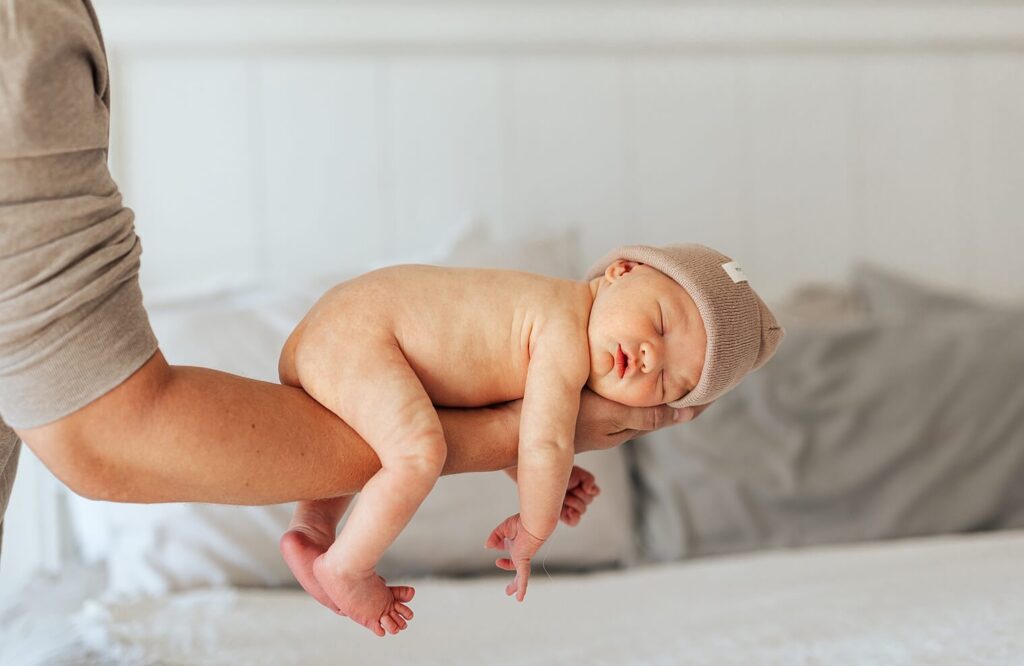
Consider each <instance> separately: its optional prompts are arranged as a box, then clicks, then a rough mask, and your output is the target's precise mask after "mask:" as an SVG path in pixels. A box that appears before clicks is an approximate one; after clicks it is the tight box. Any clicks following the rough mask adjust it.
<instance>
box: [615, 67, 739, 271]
mask: <svg viewBox="0 0 1024 666" xmlns="http://www.w3.org/2000/svg"><path fill="white" fill-rule="evenodd" d="M742 67H743V60H742V59H741V58H739V57H737V56H731V55H725V56H705V57H697V58H665V57H663V56H640V57H637V58H634V59H632V60H631V61H630V62H629V70H628V77H629V83H628V89H627V95H628V98H627V102H628V106H627V113H628V119H629V120H628V126H629V128H630V130H631V131H630V135H629V136H630V138H629V141H628V144H627V156H628V163H629V165H630V172H629V173H630V182H629V190H628V191H629V201H630V207H629V215H630V224H629V235H630V236H631V237H634V238H636V237H639V238H643V239H645V240H646V241H647V242H650V243H658V244H661V243H679V242H683V241H686V240H692V241H694V242H698V243H705V244H707V245H710V246H712V247H721V248H732V250H731V251H732V252H734V253H735V254H736V255H737V256H744V257H745V256H747V255H748V254H749V252H748V248H749V247H750V242H749V241H750V234H749V231H750V228H751V225H750V224H749V218H747V217H746V216H745V215H743V211H742V210H741V205H742V204H743V201H744V200H743V197H742V196H741V195H742V194H743V192H745V191H746V190H747V189H748V184H747V182H746V175H745V174H746V170H745V169H744V157H745V155H746V152H745V151H746V133H745V132H744V131H743V124H742V123H743V120H742V117H743V116H742V109H741V108H740V95H741V91H740V79H739V77H740V71H741V69H742Z"/></svg>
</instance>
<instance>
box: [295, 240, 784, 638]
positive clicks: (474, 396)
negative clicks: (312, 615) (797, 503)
mask: <svg viewBox="0 0 1024 666" xmlns="http://www.w3.org/2000/svg"><path fill="white" fill-rule="evenodd" d="M783 335H784V331H783V329H782V327H781V326H779V324H778V323H777V322H776V320H775V318H774V316H773V315H772V314H771V312H770V311H769V310H768V308H767V307H766V306H765V304H764V303H763V302H762V301H761V299H760V298H759V297H758V295H757V294H756V293H755V292H754V291H753V289H751V288H750V286H749V284H748V283H747V279H746V277H745V276H744V275H743V272H742V270H741V269H740V267H739V266H738V265H737V264H736V262H734V261H732V260H730V259H729V258H728V257H726V256H724V255H722V254H720V253H718V252H716V251H715V250H712V249H710V248H707V247H704V246H701V245H692V244H691V245H674V246H666V247H660V248H659V247H651V246H643V245H634V246H627V247H622V248H619V249H617V250H615V251H614V252H612V253H610V254H609V255H608V256H607V257H605V258H604V259H603V260H602V261H600V262H598V263H597V264H596V265H595V266H594V267H593V268H592V269H591V270H590V272H589V274H588V276H587V278H586V280H584V281H582V282H580V281H570V280H560V279H554V278H549V277H542V276H539V275H533V274H529V273H519V272H514V271H499V270H483V269H479V270H478V269H455V268H440V267H432V266H394V267H390V268H385V269H382V270H378V271H374V272H371V273H367V274H365V275H362V276H359V277H357V278H355V279H352V280H349V281H347V282H344V283H342V284H339V285H337V286H336V287H334V288H332V289H331V290H330V291H328V292H327V293H326V294H324V295H323V296H322V297H321V298H320V300H319V301H318V302H317V303H316V305H314V306H313V308H312V309H311V310H310V311H309V313H308V314H307V315H306V316H305V318H303V320H302V321H301V322H300V323H299V324H298V326H297V327H296V328H295V330H294V331H293V332H292V334H291V336H290V337H289V338H288V341H287V342H286V343H285V345H284V349H283V350H282V352H281V359H280V367H279V370H280V376H281V381H282V382H283V383H286V384H290V385H293V386H301V387H302V388H303V389H304V390H305V391H306V392H307V393H309V395H311V396H312V397H313V398H315V399H316V400H317V401H319V402H320V403H321V404H322V405H324V406H325V407H326V408H328V409H330V410H331V411H333V412H334V413H335V414H337V415H338V416H339V417H340V418H341V419H343V420H344V421H345V422H346V423H348V424H349V425H350V426H351V427H352V428H353V429H354V430H355V431H356V432H358V433H359V435H360V436H362V438H363V439H365V440H366V441H367V443H368V444H369V445H370V446H371V447H372V448H373V450H374V451H375V452H376V454H377V456H378V457H379V459H380V462H381V469H380V471H378V472H377V473H376V474H375V475H374V476H373V477H372V478H371V479H370V481H369V482H367V484H366V485H365V486H364V487H363V490H362V493H363V496H362V499H361V500H360V501H359V502H358V503H357V504H356V507H355V508H354V509H353V511H352V515H351V516H350V517H349V519H348V522H347V523H346V525H345V527H344V529H342V531H341V533H340V535H338V536H337V539H336V540H335V541H334V542H333V545H331V546H330V548H329V549H328V550H326V552H323V544H325V543H329V539H333V538H334V534H335V530H336V527H337V524H338V521H339V520H340V519H341V516H342V515H343V514H344V512H345V509H346V507H347V506H348V504H349V502H350V501H351V499H352V497H351V496H347V497H341V498H333V499H326V500H319V501H311V502H300V503H299V506H298V508H297V510H296V512H295V516H294V518H293V520H292V523H291V526H290V528H289V531H288V532H287V533H286V534H285V535H284V536H283V537H282V539H281V549H282V553H283V555H284V558H285V560H286V561H287V563H288V566H289V567H290V568H291V570H292V571H293V572H294V573H295V576H296V578H297V579H298V580H299V582H300V583H301V584H302V586H303V587H304V588H305V589H306V591H308V592H309V593H310V594H311V595H313V596H314V597H315V598H317V599H318V600H319V601H320V602H321V603H323V604H324V605H325V606H327V607H329V608H332V609H334V610H335V611H336V612H338V613H340V614H342V615H345V616H347V617H350V618H352V619H353V620H355V621H356V622H358V623H360V624H362V625H363V626H365V627H366V628H368V629H370V630H371V631H373V632H374V633H376V634H377V635H378V636H383V635H385V632H387V633H392V634H394V633H397V632H398V631H400V630H402V629H404V628H406V626H407V621H408V620H410V619H411V618H412V611H411V610H410V609H409V607H408V606H407V605H406V604H407V603H408V602H409V601H410V600H411V599H412V597H413V589H412V588H411V587H405V586H388V585H387V584H386V582H385V581H384V579H382V578H381V577H380V576H378V575H377V574H376V571H375V568H376V565H377V561H378V560H379V559H380V557H381V555H382V554H383V553H384V551H385V550H386V549H387V548H388V546H389V545H390V544H391V543H392V541H394V539H395V538H396V537H397V536H398V534H399V533H400V532H401V531H402V529H403V528H404V527H405V525H406V524H407V523H408V521H409V520H410V519H411V518H412V516H413V514H414V513H415V511H416V509H417V508H418V507H419V505H420V503H421V502H422V501H423V499H424V497H426V495H427V493H429V492H430V490H431V488H432V487H433V486H434V483H435V482H436V481H437V479H438V476H439V475H440V473H441V470H442V467H443V465H444V461H445V454H446V447H445V439H444V432H443V431H442V429H441V423H440V421H439V420H438V417H437V412H436V411H435V409H434V407H435V405H436V406H445V407H479V406H484V405H491V404H495V403H501V402H506V401H509V400H516V399H519V398H522V399H523V405H522V412H521V421H520V437H519V452H518V466H517V468H514V469H513V470H510V475H511V476H512V477H513V479H515V480H516V481H517V483H518V486H519V513H517V514H515V515H513V516H511V517H509V518H508V519H506V520H505V521H503V522H502V523H501V524H500V525H499V526H498V527H497V528H495V529H494V531H493V532H492V533H491V535H490V537H489V538H488V539H487V543H486V546H487V547H489V548H494V549H499V550H503V549H505V548H507V549H508V551H509V556H508V557H504V558H500V559H498V560H497V562H496V564H497V566H498V567H500V568H502V569H504V570H507V571H515V572H516V575H515V578H514V580H513V581H512V582H511V583H510V584H509V585H508V586H507V587H506V593H507V594H510V595H511V594H515V595H516V598H517V599H518V600H519V601H522V600H523V597H524V596H525V594H526V586H527V582H528V579H529V572H530V568H529V564H530V559H531V558H532V557H533V555H534V554H535V553H536V552H537V550H538V549H539V548H540V547H541V545H542V544H543V543H544V541H545V540H546V539H547V538H548V537H549V536H550V535H551V533H552V532H553V531H554V529H555V527H556V525H557V524H558V521H559V518H561V519H562V520H563V521H564V522H566V523H569V524H575V523H576V522H577V521H578V519H579V515H580V513H581V512H582V510H585V503H584V502H583V500H585V501H587V502H589V500H590V499H592V497H593V496H594V495H596V494H597V492H598V488H597V486H596V485H595V483H594V479H593V476H591V475H590V474H589V473H587V472H586V471H585V470H581V469H580V468H574V467H573V453H574V451H573V439H574V429H575V425H576V418H577V411H578V409H579V402H580V392H581V390H582V389H583V387H584V386H587V387H589V388H590V389H591V390H593V391H594V392H595V393H597V394H599V395H601V396H604V397H606V398H609V399H611V400H614V401H616V402H620V403H623V404H626V405H632V406H653V405H659V404H664V403H668V404H670V405H672V406H673V407H687V406H691V405H702V404H706V403H709V402H711V401H713V400H715V399H716V398H718V397H719V396H721V395H722V394H724V393H725V392H726V391H728V390H730V389H731V388H733V387H734V386H735V385H736V384H738V383H739V382H740V380H741V379H742V378H743V377H744V375H746V374H747V373H749V372H751V371H752V370H754V369H756V368H758V367H759V366H761V365H762V364H763V363H765V362H766V361H767V360H768V359H769V358H770V357H771V356H772V354H773V353H774V352H775V349H776V347H777V345H778V344H779V342H780V341H781V340H782V337H783ZM567 488H568V491H567ZM317 544H320V546H319V547H318V546H317Z"/></svg>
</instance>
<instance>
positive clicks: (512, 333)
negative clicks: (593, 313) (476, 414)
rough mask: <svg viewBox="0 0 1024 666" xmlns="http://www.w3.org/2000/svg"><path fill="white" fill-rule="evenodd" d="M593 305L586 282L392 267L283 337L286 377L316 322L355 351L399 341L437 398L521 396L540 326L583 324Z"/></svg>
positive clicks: (340, 290)
mask: <svg viewBox="0 0 1024 666" xmlns="http://www.w3.org/2000/svg"><path fill="white" fill-rule="evenodd" d="M589 308H590V299H589V291H588V289H587V287H586V285H585V284H584V283H580V282H573V281H569V280H559V279H555V278H549V277H545V276H540V275H534V274H530V273H521V272H515V271H501V270H489V269H466V268H443V267H435V266H418V265H404V266H393V267H389V268H384V269H381V270H378V271H373V272H371V273H367V274H365V275H361V276H359V277H357V278H354V279H352V280H349V281H347V282H344V283H342V284H339V285H338V286H336V287H334V288H333V289H331V290H330V291H329V292H327V293H326V294H324V296H323V297H322V298H321V299H320V301H318V302H317V304H316V305H315V306H314V307H313V308H312V309H311V310H310V312H309V313H308V314H307V315H306V317H305V318H304V319H303V320H302V322H300V324H299V325H298V326H297V327H296V329H295V331H294V332H293V333H292V335H291V337H290V338H289V339H288V342H287V343H286V344H285V348H284V350H283V352H282V356H281V376H282V380H283V381H286V382H287V381H288V375H289V373H290V372H291V373H292V374H293V373H294V370H293V369H294V350H295V348H296V346H297V345H298V344H299V342H300V341H301V339H302V336H303V334H304V332H305V331H306V330H307V328H308V327H309V326H310V325H314V326H317V327H319V328H321V329H322V328H324V327H329V328H331V329H332V330H334V331H336V336H335V337H334V338H333V344H337V345H343V346H345V347H349V346H351V347H352V348H353V350H355V349H356V348H357V347H358V346H359V345H364V344H366V343H367V342H371V341H372V342H380V341H382V340H385V341H386V340H393V341H394V342H395V343H397V344H398V346H399V347H400V349H401V350H402V353H403V354H404V356H405V358H406V360H407V361H408V363H409V365H410V367H412V369H413V371H414V372H415V373H416V376H417V377H418V378H419V380H420V382H422V384H423V387H424V389H426V391H427V394H428V395H429V396H430V399H431V401H432V402H433V403H434V404H435V405H438V406H446V407H478V406H481V405H489V404H494V403H499V402H504V401H506V400H514V399H518V398H521V397H523V392H524V388H525V385H526V373H527V368H528V365H529V361H530V350H531V344H532V343H534V342H535V338H536V335H537V333H536V332H537V331H538V330H540V328H541V327H539V326H538V324H539V323H541V322H544V321H547V320H550V319H552V318H557V319H559V320H564V319H565V318H566V317H568V318H569V319H570V320H571V321H575V322H579V326H580V327H582V328H583V329H584V330H585V327H586V324H587V319H588V315H589ZM353 353H356V352H355V351H353ZM577 353H586V351H585V350H583V349H581V350H578V351H577ZM365 379H366V380H372V378H370V377H367V378H365ZM288 383H293V382H288Z"/></svg>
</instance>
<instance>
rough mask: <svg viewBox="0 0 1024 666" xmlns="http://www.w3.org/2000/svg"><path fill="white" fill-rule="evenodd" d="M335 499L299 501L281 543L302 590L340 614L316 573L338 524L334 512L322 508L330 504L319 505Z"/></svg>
mask: <svg viewBox="0 0 1024 666" xmlns="http://www.w3.org/2000/svg"><path fill="white" fill-rule="evenodd" d="M334 501H336V500H323V501H321V502H299V503H298V505H297V506H296V508H295V515H294V516H292V522H291V525H289V527H288V531H287V532H285V533H284V536H282V537H281V541H280V544H279V545H280V548H281V556H282V557H284V561H285V563H286V564H287V565H288V568H289V569H291V571H292V574H293V575H294V576H295V579H296V580H297V581H299V585H301V586H302V589H304V590H305V591H306V592H308V593H309V595H310V596H311V597H313V598H314V599H316V600H317V601H319V602H320V603H321V604H323V605H324V606H327V607H328V608H330V609H331V610H332V611H334V612H335V613H337V612H338V607H337V606H336V605H335V604H334V602H332V601H331V599H330V597H329V596H327V593H326V592H324V590H323V588H322V587H321V586H320V583H319V582H318V581H317V579H316V576H314V575H313V562H314V561H315V560H316V558H318V557H320V556H321V555H323V554H324V553H326V552H327V549H328V548H330V547H331V544H333V543H334V539H335V529H336V528H337V524H338V523H337V519H334V518H333V514H334V512H333V511H324V510H322V509H325V508H327V507H325V506H319V505H320V504H323V503H324V502H334Z"/></svg>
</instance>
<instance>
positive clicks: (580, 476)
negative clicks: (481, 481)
mask: <svg viewBox="0 0 1024 666" xmlns="http://www.w3.org/2000/svg"><path fill="white" fill-rule="evenodd" d="M504 471H505V474H507V475H508V477H509V478H510V479H512V481H515V482H517V483H518V479H517V468H515V467H506V468H505V470H504ZM600 492H601V489H600V488H598V487H597V481H596V480H595V479H594V475H593V474H591V473H590V472H588V471H587V470H585V469H583V468H582V467H580V466H579V465H573V466H572V470H571V471H570V472H569V483H568V485H567V486H566V488H565V499H564V500H563V501H562V512H561V514H560V515H561V518H562V522H563V523H565V524H566V525H569V526H571V527H575V526H576V525H579V522H580V519H582V518H583V514H585V513H586V512H587V506H588V505H589V504H590V503H591V502H593V501H594V499H595V498H596V497H597V495H598V494H599V493H600Z"/></svg>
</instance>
